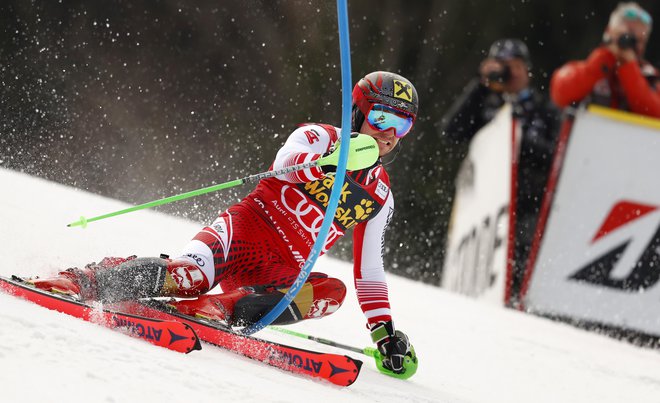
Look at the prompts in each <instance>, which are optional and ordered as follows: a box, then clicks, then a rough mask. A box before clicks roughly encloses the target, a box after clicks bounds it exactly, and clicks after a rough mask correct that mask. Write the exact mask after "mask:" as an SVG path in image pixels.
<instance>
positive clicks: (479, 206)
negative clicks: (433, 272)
mask: <svg viewBox="0 0 660 403" xmlns="http://www.w3.org/2000/svg"><path fill="white" fill-rule="evenodd" d="M518 131H519V126H518V125H517V124H515V122H514V120H513V119H512V117H511V107H510V106H509V105H505V106H503V107H502V109H500V111H499V112H498V113H497V115H496V116H495V118H494V119H493V120H492V121H491V122H490V123H489V124H487V125H486V126H484V127H483V128H482V129H481V130H479V132H477V134H476V135H475V136H474V138H473V139H472V141H471V143H470V149H469V152H468V155H467V156H466V158H465V160H464V161H463V164H462V166H461V169H460V171H459V174H458V176H457V179H456V195H455V197H454V207H453V210H452V215H451V221H450V227H449V234H448V239H447V249H446V256H445V262H444V268H443V273H442V282H441V285H442V287H444V288H447V289H449V290H452V291H455V292H458V293H461V294H466V295H470V296H473V297H477V298H479V299H484V300H486V301H489V302H493V303H496V304H500V305H501V304H503V303H504V302H505V298H507V295H506V284H507V273H508V271H509V268H508V261H509V259H508V256H509V253H510V250H509V249H510V248H509V243H510V242H509V228H510V227H511V226H512V225H511V222H510V220H511V215H510V214H509V210H510V206H511V194H512V177H513V175H514V172H515V171H514V169H515V166H514V164H513V159H512V156H513V155H514V152H513V150H514V149H516V144H517V143H518V141H517V136H519V133H518Z"/></svg>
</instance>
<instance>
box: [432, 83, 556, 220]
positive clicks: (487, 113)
mask: <svg viewBox="0 0 660 403" xmlns="http://www.w3.org/2000/svg"><path fill="white" fill-rule="evenodd" d="M509 101H510V102H511V105H512V108H513V116H514V117H515V118H516V119H518V121H519V122H520V124H521V126H522V143H521V146H520V159H519V165H518V192H517V193H518V207H519V208H518V209H517V210H518V215H519V216H520V215H521V214H523V215H528V214H532V215H536V213H537V212H538V209H539V208H540V204H541V201H542V197H543V194H544V193H545V185H546V182H547V177H548V174H549V171H550V166H551V164H552V156H553V154H554V149H555V145H556V140H557V134H558V131H559V111H558V110H557V108H556V107H555V106H554V105H553V104H552V103H551V102H550V101H549V100H548V98H547V97H545V96H543V95H542V94H540V93H539V92H537V91H535V90H533V89H528V90H525V91H523V92H522V93H521V94H519V95H518V96H517V97H516V98H515V99H509ZM504 103H505V99H504V95H503V94H501V93H497V92H494V91H492V90H490V89H489V88H488V87H486V86H484V85H482V84H481V83H480V82H479V79H478V78H475V79H473V80H472V81H470V83H469V84H468V85H467V87H466V88H465V90H464V91H463V93H462V94H461V96H460V97H459V98H458V99H457V100H456V101H455V102H454V104H453V105H452V106H451V108H450V109H449V110H448V111H447V113H446V114H445V115H444V117H443V118H442V121H441V130H442V135H444V136H447V137H448V138H450V139H453V140H454V141H456V142H469V141H470V140H471V139H472V137H474V135H475V134H476V133H477V131H479V129H481V128H482V127H483V126H484V125H486V124H487V123H488V122H490V120H491V119H492V118H493V117H494V116H495V114H496V113H497V111H498V110H499V109H500V108H501V107H502V105H503V104H504ZM520 218H523V217H520Z"/></svg>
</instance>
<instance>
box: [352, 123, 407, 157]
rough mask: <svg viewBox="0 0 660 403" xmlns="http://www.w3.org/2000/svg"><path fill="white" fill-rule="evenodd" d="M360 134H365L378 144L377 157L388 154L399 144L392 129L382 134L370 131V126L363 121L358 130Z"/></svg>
mask: <svg viewBox="0 0 660 403" xmlns="http://www.w3.org/2000/svg"><path fill="white" fill-rule="evenodd" d="M360 133H363V134H366V135H368V136H371V137H373V138H374V139H376V143H378V155H379V156H381V157H382V156H384V155H387V154H389V153H390V151H392V150H393V149H394V147H396V144H397V143H398V142H399V138H398V137H396V136H395V133H396V131H395V130H394V129H393V128H392V129H387V130H385V131H384V132H380V131H378V130H375V129H372V128H371V126H369V124H368V123H367V121H366V120H365V121H364V122H363V123H362V127H361V128H360Z"/></svg>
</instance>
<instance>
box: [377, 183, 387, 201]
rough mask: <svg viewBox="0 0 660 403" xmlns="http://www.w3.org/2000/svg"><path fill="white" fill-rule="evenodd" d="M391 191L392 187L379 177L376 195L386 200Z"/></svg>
mask: <svg viewBox="0 0 660 403" xmlns="http://www.w3.org/2000/svg"><path fill="white" fill-rule="evenodd" d="M389 192H390V187H389V186H387V185H386V184H385V182H383V181H382V180H381V179H378V185H376V196H378V197H380V198H381V199H383V200H385V199H386V198H387V194H388V193H389Z"/></svg>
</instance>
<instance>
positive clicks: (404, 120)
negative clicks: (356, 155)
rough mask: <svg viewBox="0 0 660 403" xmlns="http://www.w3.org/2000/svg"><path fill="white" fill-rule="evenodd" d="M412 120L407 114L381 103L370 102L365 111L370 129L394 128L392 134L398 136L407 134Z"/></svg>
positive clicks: (382, 130)
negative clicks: (366, 111) (369, 106)
mask: <svg viewBox="0 0 660 403" xmlns="http://www.w3.org/2000/svg"><path fill="white" fill-rule="evenodd" d="M414 121H415V119H413V117H412V116H410V115H409V114H407V113H405V112H403V111H400V110H398V109H396V108H392V107H391V106H387V105H383V104H371V108H370V109H369V113H367V123H368V124H369V126H371V128H372V129H374V130H378V131H379V132H384V131H387V130H389V129H394V135H395V136H396V137H398V138H401V137H403V136H405V135H406V134H408V132H409V131H410V129H412V126H413V123H414Z"/></svg>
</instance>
